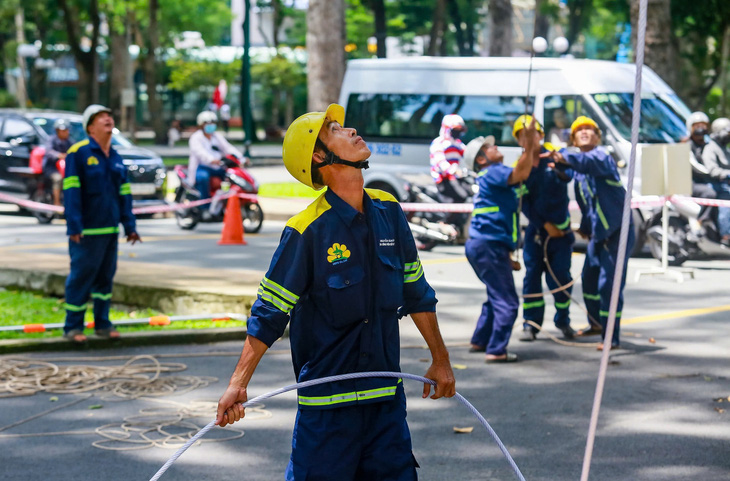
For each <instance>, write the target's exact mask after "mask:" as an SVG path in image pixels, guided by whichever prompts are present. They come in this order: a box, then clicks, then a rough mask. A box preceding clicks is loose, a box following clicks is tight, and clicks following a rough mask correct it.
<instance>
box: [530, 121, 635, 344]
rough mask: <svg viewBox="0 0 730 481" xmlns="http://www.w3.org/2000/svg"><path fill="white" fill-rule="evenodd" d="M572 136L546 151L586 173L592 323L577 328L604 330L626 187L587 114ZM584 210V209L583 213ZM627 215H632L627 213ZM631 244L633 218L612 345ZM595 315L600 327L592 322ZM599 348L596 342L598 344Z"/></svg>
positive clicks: (586, 270) (586, 274)
mask: <svg viewBox="0 0 730 481" xmlns="http://www.w3.org/2000/svg"><path fill="white" fill-rule="evenodd" d="M570 138H571V140H572V143H573V145H574V146H575V147H577V150H578V151H577V152H574V151H572V150H570V151H569V150H566V149H562V150H560V151H559V152H550V153H548V154H545V157H550V158H551V159H552V160H553V161H554V162H556V163H557V164H563V165H566V166H568V167H570V168H571V169H573V170H575V171H576V172H579V173H581V174H583V175H584V176H585V178H584V182H586V186H587V187H588V188H587V189H586V190H587V191H589V192H590V197H587V198H586V203H587V209H586V210H585V213H586V214H587V215H588V217H589V219H590V242H589V243H588V248H587V249H586V260H585V264H584V265H583V273H582V282H583V299H584V301H585V305H586V309H587V310H588V315H589V321H591V327H590V328H589V329H588V330H587V331H586V332H581V333H579V334H581V335H585V334H598V333H601V334H602V335H603V333H605V330H606V324H607V322H608V314H609V305H610V302H611V291H612V289H613V279H614V273H615V271H616V261H617V256H618V248H619V236H620V233H621V220H622V217H623V205H624V198H625V197H626V189H625V188H624V186H623V184H622V183H621V178H620V177H619V173H618V169H617V166H616V161H615V160H614V159H613V157H611V154H609V153H608V152H607V151H606V150H604V149H603V148H601V147H600V143H601V130H600V128H599V127H598V124H597V123H596V122H595V121H594V120H593V119H591V118H589V117H585V116H580V117H578V118H577V119H575V121H574V122H573V125H572V126H571V127H570ZM584 215H585V214H584ZM629 219H630V220H632V219H631V216H629ZM633 245H634V229H633V220H632V222H631V223H630V224H629V236H628V241H627V246H626V252H627V255H626V258H625V259H624V265H623V277H622V280H621V287H620V291H619V299H618V308H617V312H616V325H615V329H614V331H613V338H612V339H611V348H612V349H616V348H618V347H619V345H620V341H619V327H620V323H621V311H622V308H623V301H624V298H623V289H624V285H625V283H626V268H627V265H628V260H629V256H628V253H629V252H631V248H632V247H633ZM596 320H598V321H599V322H600V324H601V326H600V328H598V326H596V325H595V321H596ZM599 349H600V348H599Z"/></svg>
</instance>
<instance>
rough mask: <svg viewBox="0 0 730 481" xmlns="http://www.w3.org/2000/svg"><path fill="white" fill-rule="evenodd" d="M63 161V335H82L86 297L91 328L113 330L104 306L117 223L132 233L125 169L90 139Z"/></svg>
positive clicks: (108, 298)
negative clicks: (66, 268) (67, 267)
mask: <svg viewBox="0 0 730 481" xmlns="http://www.w3.org/2000/svg"><path fill="white" fill-rule="evenodd" d="M67 154H68V155H67V156H66V170H65V178H64V179H63V202H64V206H65V216H66V234H67V235H69V236H72V235H76V234H81V235H82V236H83V237H81V242H80V243H76V242H72V241H71V240H69V243H68V246H69V247H68V248H69V254H70V255H71V272H70V273H69V276H68V278H67V279H66V306H65V307H66V325H65V326H64V331H65V332H69V331H72V330H81V331H83V329H84V314H85V312H86V303H87V302H88V300H89V297H91V299H93V300H94V328H95V329H96V330H101V329H109V328H111V327H112V324H111V322H110V321H109V304H110V301H111V297H112V280H113V278H114V273H115V272H116V268H117V238H118V236H119V223H120V222H121V224H122V225H123V226H124V231H125V233H126V235H130V234H132V233H133V232H135V219H134V215H133V214H132V195H131V189H130V186H129V183H128V182H127V168H126V167H125V165H124V163H123V162H122V158H121V157H120V156H119V154H118V153H117V152H116V151H115V150H114V149H113V148H112V149H110V151H109V156H108V157H107V156H106V154H105V153H104V151H103V150H102V149H101V147H99V144H97V143H96V141H94V139H89V140H84V141H82V142H78V143H76V144H74V145H73V146H71V148H70V149H69V150H68V153H67Z"/></svg>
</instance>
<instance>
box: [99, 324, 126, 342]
mask: <svg viewBox="0 0 730 481" xmlns="http://www.w3.org/2000/svg"><path fill="white" fill-rule="evenodd" d="M95 333H96V335H97V336H99V337H101V338H103V339H109V340H110V341H118V340H119V339H120V338H121V337H122V336H121V335H120V334H119V331H117V330H116V329H115V328H114V327H110V328H107V329H97V330H96V331H95Z"/></svg>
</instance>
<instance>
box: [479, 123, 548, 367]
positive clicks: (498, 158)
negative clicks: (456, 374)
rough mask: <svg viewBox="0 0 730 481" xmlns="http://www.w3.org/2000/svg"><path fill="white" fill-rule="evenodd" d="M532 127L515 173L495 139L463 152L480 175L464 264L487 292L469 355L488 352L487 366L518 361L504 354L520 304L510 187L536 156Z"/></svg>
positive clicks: (515, 222)
mask: <svg viewBox="0 0 730 481" xmlns="http://www.w3.org/2000/svg"><path fill="white" fill-rule="evenodd" d="M535 127H536V124H533V123H532V122H529V123H528V125H527V127H526V128H525V130H524V139H525V145H524V148H525V151H524V152H523V153H522V156H521V157H520V158H519V160H518V161H517V164H516V165H515V167H514V169H512V168H511V167H507V166H506V165H504V164H503V163H502V161H503V156H502V154H501V153H500V152H499V150H498V149H497V148H496V146H495V145H494V137H492V136H489V137H487V138H484V137H477V138H476V139H474V140H472V141H471V142H469V145H467V147H466V154H465V160H466V162H467V163H473V164H474V170H475V171H477V172H479V174H478V177H477V185H478V186H479V192H478V193H477V194H476V195H475V197H474V211H473V212H472V219H471V226H470V228H469V240H467V241H466V247H465V248H466V258H467V259H468V260H469V264H471V266H472V268H473V269H474V272H475V273H476V274H477V276H478V277H479V279H480V280H481V281H482V282H483V283H484V284H485V285H486V286H487V301H486V302H485V303H484V304H483V305H482V312H481V314H480V316H479V320H478V321H477V327H476V329H475V331H474V334H473V336H472V339H471V345H472V347H471V351H472V352H480V351H486V353H487V355H486V362H488V363H496V362H500V363H501V362H514V361H517V355H516V354H513V353H508V352H507V344H508V343H509V339H510V335H511V334H512V327H513V326H514V323H515V320H516V319H517V311H518V310H519V307H520V303H519V299H518V298H517V291H516V290H515V281H514V277H513V275H512V271H513V269H515V268H517V269H518V268H519V263H517V266H515V265H514V264H515V263H514V262H513V261H512V257H511V253H512V251H514V250H515V249H516V248H517V238H518V236H517V229H519V220H518V215H519V213H518V212H517V196H516V194H515V190H514V186H515V185H517V184H519V183H521V182H523V181H524V180H525V179H527V177H528V176H529V175H530V170H531V169H532V162H533V158H534V157H535V155H539V152H540V151H539V148H540V138H539V136H538V133H537V130H536V129H535Z"/></svg>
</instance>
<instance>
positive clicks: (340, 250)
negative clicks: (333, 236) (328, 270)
mask: <svg viewBox="0 0 730 481" xmlns="http://www.w3.org/2000/svg"><path fill="white" fill-rule="evenodd" d="M349 258H350V251H349V250H347V246H346V245H345V244H338V243H337V242H335V243H334V244H332V247H330V248H329V249H327V262H329V263H331V264H332V265H337V264H341V263H343V262H347V260H348V259H349Z"/></svg>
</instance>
